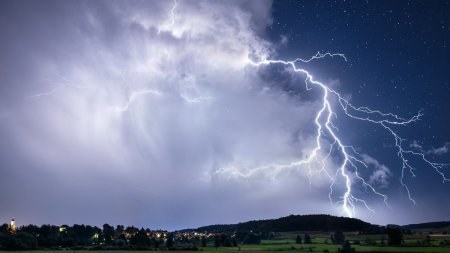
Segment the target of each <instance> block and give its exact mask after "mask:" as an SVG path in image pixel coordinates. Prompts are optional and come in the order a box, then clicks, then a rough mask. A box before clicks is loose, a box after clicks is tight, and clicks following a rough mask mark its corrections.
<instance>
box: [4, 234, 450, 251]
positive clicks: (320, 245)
mask: <svg viewBox="0 0 450 253" xmlns="http://www.w3.org/2000/svg"><path fill="white" fill-rule="evenodd" d="M308 233H309V234H310V235H311V237H312V242H313V243H312V244H296V243H295V239H294V238H295V237H296V236H297V235H301V236H303V235H304V232H286V233H278V234H277V235H276V237H275V239H272V240H262V241H261V243H260V244H257V245H256V244H255V245H241V246H240V247H219V248H217V249H216V248H214V247H206V248H203V249H199V250H198V251H197V252H204V253H235V252H236V253H239V252H246V253H259V252H261V253H274V252H283V253H294V252H338V248H341V246H340V245H333V244H331V243H330V240H329V238H330V235H329V234H327V233H322V232H317V233H310V232H308ZM426 236H427V234H413V235H404V243H405V246H401V247H390V246H367V245H352V247H353V248H355V250H356V252H411V253H414V252H430V253H431V252H435V253H450V246H439V243H440V242H441V241H443V240H450V235H442V234H441V235H430V238H431V241H430V245H429V246H417V245H416V243H417V242H418V241H423V240H425V239H426ZM345 237H346V240H349V241H351V242H355V241H359V242H360V243H361V244H364V243H367V242H371V243H375V244H376V245H380V243H381V241H382V238H383V236H382V235H358V234H356V233H346V234H345ZM384 238H385V241H387V236H384ZM158 251H166V250H158ZM6 252H10V251H0V253H6ZM19 252H21V253H51V252H54V253H64V252H65V253H72V252H75V253H108V252H112V251H111V250H95V251H93V250H75V251H74V250H57V251H52V250H37V251H19ZM113 252H124V253H143V252H155V251H133V250H126V251H121V250H113ZM173 252H174V253H184V252H186V253H188V252H190V253H192V252H196V251H181V250H177V251H173Z"/></svg>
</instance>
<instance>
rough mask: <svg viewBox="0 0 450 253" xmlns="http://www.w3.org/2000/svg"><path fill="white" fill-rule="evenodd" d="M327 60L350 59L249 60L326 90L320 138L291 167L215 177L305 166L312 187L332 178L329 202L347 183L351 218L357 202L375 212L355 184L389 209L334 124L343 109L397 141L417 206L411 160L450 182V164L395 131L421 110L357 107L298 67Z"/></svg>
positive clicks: (344, 200)
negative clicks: (330, 164)
mask: <svg viewBox="0 0 450 253" xmlns="http://www.w3.org/2000/svg"><path fill="white" fill-rule="evenodd" d="M324 57H340V58H343V59H344V60H345V61H346V60H347V59H346V58H345V56H344V55H343V54H340V53H336V54H332V53H324V54H322V53H317V54H316V55H314V56H313V57H311V58H310V59H306V60H305V59H300V58H297V59H295V60H293V61H283V60H268V59H262V60H260V61H257V62H254V61H252V60H249V61H248V63H249V64H250V65H252V66H255V67H259V66H262V65H271V64H281V65H286V66H287V67H289V68H290V69H291V70H292V71H294V72H296V73H299V74H302V75H304V76H305V84H306V88H307V90H310V89H312V88H313V87H317V88H319V89H320V90H321V91H322V98H321V107H320V110H319V111H317V114H316V116H315V120H314V123H315V125H316V135H315V147H314V148H313V149H312V151H311V152H310V153H309V155H307V156H306V158H305V159H302V160H297V161H293V162H291V163H288V164H276V163H271V164H268V165H264V166H261V167H257V168H253V169H239V168H237V167H228V168H221V169H218V170H216V171H215V172H213V174H217V175H228V176H229V177H242V178H248V177H252V176H254V175H256V174H258V173H270V174H271V175H272V177H274V176H276V175H277V174H278V173H279V172H281V171H282V170H287V169H296V168H301V167H306V168H307V169H308V174H309V182H310V184H311V179H312V177H313V175H314V174H319V173H323V174H324V175H325V176H326V177H327V178H329V180H330V182H331V184H330V191H329V195H328V197H329V199H330V202H332V203H333V200H332V195H333V189H334V187H335V183H336V181H337V179H338V177H340V178H341V179H342V180H343V181H344V182H345V192H344V193H343V195H342V196H341V197H340V200H339V201H337V202H336V203H337V204H341V206H342V210H343V213H344V214H346V215H347V216H348V217H354V215H355V207H356V204H357V203H360V204H362V205H363V206H364V207H366V208H367V209H368V210H370V211H373V210H372V209H371V208H370V207H369V205H368V204H367V203H366V201H365V200H364V199H361V198H357V197H355V196H354V194H353V186H354V184H355V183H358V182H359V183H360V185H362V186H363V187H364V188H365V189H368V190H370V191H371V192H372V193H373V194H375V195H377V196H379V197H381V198H382V199H383V201H384V203H385V204H386V206H388V207H389V204H388V196H387V195H386V194H383V193H381V192H379V191H378V190H377V189H376V188H375V186H373V185H372V184H370V183H369V182H367V180H365V179H364V178H363V177H362V176H360V173H358V169H359V168H361V167H364V168H368V167H369V166H368V165H367V164H366V163H365V162H364V161H363V159H361V158H360V154H359V153H358V152H357V151H356V149H355V148H353V147H352V146H351V145H348V144H346V143H345V142H344V141H343V140H342V138H341V137H339V136H338V134H337V132H338V131H339V130H338V129H337V127H336V126H335V124H333V120H334V119H337V114H336V113H335V110H336V109H339V110H342V111H343V112H344V114H345V116H347V117H349V118H351V119H354V120H359V121H364V122H367V123H370V124H374V125H378V126H380V127H382V128H383V129H384V130H386V131H387V132H388V133H390V134H391V135H392V137H393V140H394V145H395V148H396V149H397V155H398V157H399V158H400V161H401V162H402V169H401V176H400V178H399V180H400V183H401V185H402V187H403V188H404V189H405V191H406V193H407V195H408V198H409V200H410V201H411V202H413V203H414V204H415V203H416V202H415V200H414V199H413V198H412V196H411V192H410V189H409V187H408V185H407V184H406V183H405V182H404V177H405V174H406V173H410V174H411V176H412V177H414V176H415V174H414V167H413V166H412V165H411V164H410V162H409V160H408V157H411V156H413V157H417V158H419V159H421V160H422V161H423V162H424V163H425V164H427V165H428V166H430V167H432V168H433V169H434V170H435V171H436V172H437V173H438V174H439V175H440V176H441V177H442V180H443V182H447V181H450V179H449V178H448V177H446V175H445V174H444V173H443V172H442V169H443V168H444V167H446V166H448V164H443V163H435V162H432V161H430V160H429V159H427V158H426V154H425V153H423V152H417V151H413V150H409V149H407V148H406V147H405V145H404V141H405V140H404V139H402V138H401V137H400V136H399V134H398V133H397V132H395V131H394V130H393V128H392V126H406V125H409V124H411V123H414V122H416V121H418V120H419V119H420V117H421V116H422V115H423V114H422V113H421V112H420V111H419V112H418V113H417V114H416V115H414V116H413V117H411V118H406V119H405V118H403V117H400V116H398V115H396V114H394V113H390V112H388V113H385V112H381V111H379V110H373V109H371V108H369V107H356V106H354V105H352V104H351V103H350V102H349V101H348V100H347V99H345V98H344V97H343V96H342V95H341V94H340V93H338V92H337V91H336V90H334V89H332V88H330V87H329V86H327V85H325V84H324V83H322V82H319V81H317V80H315V79H314V77H313V75H312V74H311V73H310V72H309V71H307V70H305V69H303V68H299V67H297V65H296V63H297V62H303V63H309V62H311V61H313V60H318V59H321V58H324ZM331 97H334V98H335V99H336V100H337V102H338V103H337V106H338V108H333V105H332V103H331V102H330V98H331ZM324 140H327V141H328V143H329V144H327V145H328V146H327V147H324V146H323V145H322V144H323V142H324ZM333 150H335V151H336V152H338V154H340V156H342V162H341V163H340V165H339V167H338V168H337V169H336V170H335V171H334V172H330V171H329V169H327V167H326V165H325V163H326V161H327V160H328V159H330V156H331V155H332V152H333ZM313 165H319V169H315V170H314V169H313Z"/></svg>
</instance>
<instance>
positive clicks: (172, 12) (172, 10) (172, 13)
mask: <svg viewBox="0 0 450 253" xmlns="http://www.w3.org/2000/svg"><path fill="white" fill-rule="evenodd" d="M177 7H178V2H177V1H176V0H173V6H172V8H171V9H170V13H169V19H170V23H169V24H166V25H163V26H161V27H159V28H158V34H160V33H161V30H163V29H166V28H169V27H171V26H173V25H175V9H176V8H177Z"/></svg>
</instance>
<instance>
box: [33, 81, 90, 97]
mask: <svg viewBox="0 0 450 253" xmlns="http://www.w3.org/2000/svg"><path fill="white" fill-rule="evenodd" d="M59 79H61V81H59V82H52V84H54V85H55V87H54V88H53V89H51V90H50V91H46V92H41V93H37V94H33V95H30V96H26V97H25V99H33V98H38V97H42V96H49V95H52V94H54V93H55V92H57V91H58V90H60V89H63V88H76V89H90V88H94V87H95V86H92V85H81V84H77V83H75V82H73V81H71V80H69V79H67V78H65V77H62V76H59Z"/></svg>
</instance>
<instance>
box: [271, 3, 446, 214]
mask: <svg viewBox="0 0 450 253" xmlns="http://www.w3.org/2000/svg"><path fill="white" fill-rule="evenodd" d="M449 12H450V4H449V2H448V1H275V3H274V5H273V15H274V22H273V24H272V25H271V26H270V27H269V28H268V31H269V37H270V38H271V39H272V40H277V39H279V38H280V36H281V35H284V36H286V37H287V38H288V41H289V42H288V45H287V46H286V47H283V48H282V49H281V50H280V52H279V54H280V56H281V57H282V58H284V59H292V58H295V57H297V56H302V57H306V56H307V55H311V54H313V53H314V52H316V51H322V52H340V53H344V54H345V55H346V57H347V59H348V62H347V63H346V62H339V61H328V62H325V63H321V64H318V66H317V69H314V72H315V73H318V74H317V76H316V77H317V78H320V79H321V80H324V81H328V80H330V79H339V81H340V82H341V85H340V86H339V88H338V89H339V91H341V92H344V93H349V94H352V102H353V103H354V104H356V105H358V106H360V105H365V106H369V107H371V108H376V109H379V110H382V111H385V112H387V111H389V112H394V113H397V114H400V115H403V116H406V117H409V116H412V115H414V114H415V113H416V112H417V111H419V110H423V113H424V116H423V117H422V120H421V121H419V122H417V123H414V124H413V125H411V126H410V127H404V128H399V133H400V135H401V136H402V137H404V138H406V139H408V141H413V140H416V141H417V142H418V143H419V144H420V145H421V146H423V147H424V148H425V147H426V149H432V148H437V147H446V146H447V145H448V142H449V140H450V132H449V131H448V126H449V124H450V116H449V114H448V112H449V111H450V103H449V102H448V101H450V85H449V75H448V70H449V69H450V55H449V43H450V16H449V15H448V13H449ZM344 124H345V125H346V126H347V127H348V125H347V124H354V122H345V123H344ZM347 129H352V128H347ZM352 131H353V130H350V131H349V132H348V133H347V134H348V135H350V136H353V135H354V133H352ZM379 131H380V129H379V128H376V127H375V128H374V127H372V126H370V125H366V126H362V129H361V131H360V132H358V134H357V135H358V136H353V137H352V138H354V140H353V141H354V142H357V143H359V145H361V146H365V147H366V149H374V150H372V153H373V152H375V153H379V154H380V155H381V156H382V157H384V160H383V159H382V160H383V161H384V163H386V164H388V165H389V167H390V168H391V169H395V168H396V167H397V168H398V167H401V164H399V161H398V160H396V157H390V156H389V154H386V153H389V152H392V149H386V148H378V149H377V147H378V146H379V144H384V145H385V146H389V142H390V141H392V139H390V138H386V136H384V135H382V134H381V133H380V132H379ZM361 137H364V138H361ZM380 140H383V141H382V142H381V143H380ZM391 145H392V143H391ZM429 155H430V157H431V158H432V159H435V161H440V162H444V163H449V162H450V156H449V154H448V152H445V153H444V154H440V155H435V154H433V153H431V152H430V154H429ZM417 169H418V171H417V172H418V175H420V176H418V177H416V178H414V179H413V180H411V183H412V184H413V185H414V187H416V188H415V189H414V188H413V191H414V193H415V194H416V195H418V196H419V198H420V199H421V200H422V201H419V203H418V205H419V206H420V205H422V206H426V207H427V208H429V209H430V210H436V209H438V210H439V209H441V210H442V213H445V212H447V213H448V211H449V210H450V206H448V205H447V204H441V202H440V200H443V199H446V198H447V195H448V194H449V193H450V188H449V186H448V183H447V184H444V185H441V184H440V183H441V180H440V178H439V176H437V175H436V174H433V173H432V170H430V168H429V167H427V166H425V165H424V164H422V163H418V164H417ZM448 170H449V169H448V168H447V169H446V171H447V172H448ZM430 185H433V187H431V188H430ZM400 191H401V190H400ZM420 202H421V203H420ZM412 210H417V209H414V208H413V209H412ZM417 211H418V212H423V213H424V214H426V213H427V212H426V211H425V210H421V211H419V210H417ZM448 218H449V217H448V216H447V219H448Z"/></svg>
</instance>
